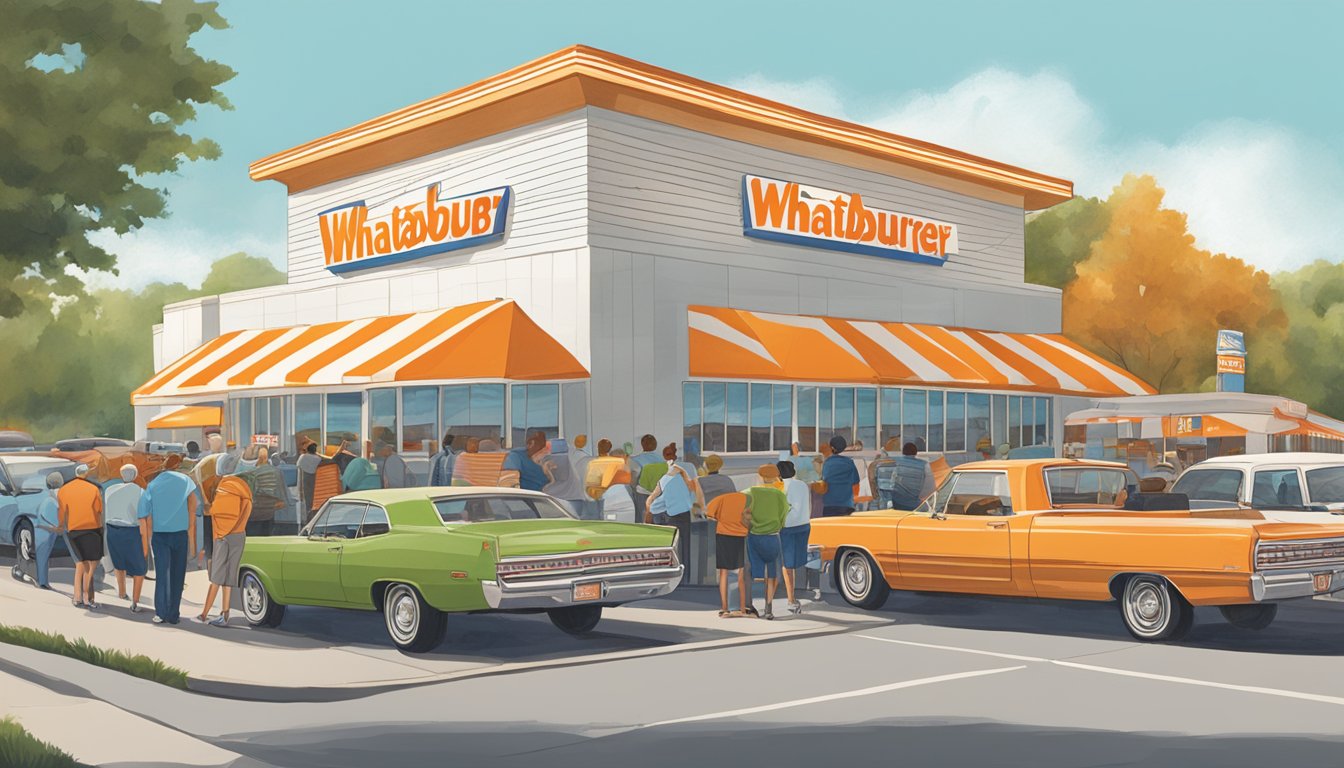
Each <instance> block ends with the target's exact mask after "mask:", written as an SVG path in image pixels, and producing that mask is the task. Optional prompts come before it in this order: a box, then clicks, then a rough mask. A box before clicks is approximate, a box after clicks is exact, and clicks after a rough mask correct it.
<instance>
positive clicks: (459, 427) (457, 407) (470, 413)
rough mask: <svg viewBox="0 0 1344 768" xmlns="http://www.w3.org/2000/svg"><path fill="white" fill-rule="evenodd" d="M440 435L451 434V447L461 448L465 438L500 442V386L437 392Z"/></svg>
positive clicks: (468, 386)
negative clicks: (441, 419)
mask: <svg viewBox="0 0 1344 768" xmlns="http://www.w3.org/2000/svg"><path fill="white" fill-rule="evenodd" d="M440 396H441V398H442V407H443V425H442V429H443V431H444V432H447V433H451V434H452V435H453V441H454V446H455V447H456V448H458V449H459V450H460V449H462V448H464V447H465V446H466V443H467V438H469V437H477V438H480V439H482V440H485V439H489V440H496V441H499V440H501V439H502V435H503V434H504V385H503V384H456V385H453V386H447V387H444V388H443V389H442V391H441V393H440Z"/></svg>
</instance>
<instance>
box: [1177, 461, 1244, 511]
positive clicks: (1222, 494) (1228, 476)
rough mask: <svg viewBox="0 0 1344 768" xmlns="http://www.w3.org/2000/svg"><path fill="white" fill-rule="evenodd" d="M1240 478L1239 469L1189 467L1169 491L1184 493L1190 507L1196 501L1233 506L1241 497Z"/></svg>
mask: <svg viewBox="0 0 1344 768" xmlns="http://www.w3.org/2000/svg"><path fill="white" fill-rule="evenodd" d="M1241 480H1242V477H1241V470H1240V469H1191V470H1188V471H1186V473H1185V474H1183V475H1181V476H1180V478H1178V479H1177V480H1176V484H1175V485H1173V486H1171V492H1172V493H1184V494H1185V495H1186V497H1187V498H1189V499H1190V503H1191V506H1192V507H1193V506H1194V504H1195V502H1196V501H1204V502H1209V501H1216V502H1223V503H1225V504H1231V505H1233V506H1235V505H1236V504H1237V502H1238V501H1239V500H1240V499H1241ZM1206 506H1207V505H1206Z"/></svg>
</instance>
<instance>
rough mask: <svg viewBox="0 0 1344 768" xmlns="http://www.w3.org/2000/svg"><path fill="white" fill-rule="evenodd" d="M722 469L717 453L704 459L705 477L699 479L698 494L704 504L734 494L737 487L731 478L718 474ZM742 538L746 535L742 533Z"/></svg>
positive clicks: (721, 458) (721, 460) (720, 458)
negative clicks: (701, 496)
mask: <svg viewBox="0 0 1344 768" xmlns="http://www.w3.org/2000/svg"><path fill="white" fill-rule="evenodd" d="M721 469H723V457H722V456H719V455H718V454H717V453H711V454H710V455H708V456H706V457H705V473H706V474H705V476H704V477H702V478H700V492H701V493H702V494H704V497H705V503H706V504H713V503H714V500H715V499H717V498H719V497H720V496H722V495H724V494H725V493H736V492H737V486H736V485H734V484H733V478H731V477H729V476H727V475H721V474H719V470H721ZM742 535H743V536H746V535H747V534H745V533H743V534H742Z"/></svg>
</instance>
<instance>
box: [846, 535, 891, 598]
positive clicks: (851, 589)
mask: <svg viewBox="0 0 1344 768" xmlns="http://www.w3.org/2000/svg"><path fill="white" fill-rule="evenodd" d="M835 585H836V588H837V589H839V590H840V596H841V597H843V598H845V602H847V603H849V604H850V605H852V606H854V607H856V608H862V609H864V610H865V611H876V610H877V609H878V608H881V607H882V606H883V605H886V603H887V597H888V596H889V595H890V594H891V587H890V586H888V585H887V580H886V578H885V577H883V575H882V571H881V570H879V569H878V567H877V563H875V562H873V558H871V557H869V556H868V553H867V552H864V551H863V550H861V549H846V550H842V551H841V552H840V555H839V556H838V557H837V558H836V559H835Z"/></svg>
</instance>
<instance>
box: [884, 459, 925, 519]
mask: <svg viewBox="0 0 1344 768" xmlns="http://www.w3.org/2000/svg"><path fill="white" fill-rule="evenodd" d="M918 454H919V448H918V446H916V445H915V444H914V443H906V444H905V445H904V446H902V447H901V455H900V456H897V457H896V458H895V459H893V460H892V466H891V470H890V472H889V473H888V475H889V476H888V478H887V483H888V484H889V485H890V486H891V490H890V491H889V493H890V496H891V504H892V509H903V510H912V509H915V508H916V507H918V506H919V505H920V504H922V503H924V500H925V499H927V498H928V497H929V496H932V495H933V491H934V482H933V470H932V469H931V468H930V467H929V462H927V461H925V460H924V459H921V458H919V456H918Z"/></svg>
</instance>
